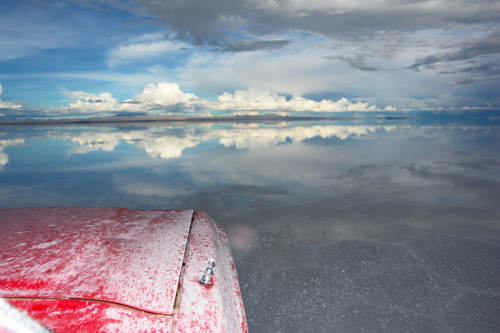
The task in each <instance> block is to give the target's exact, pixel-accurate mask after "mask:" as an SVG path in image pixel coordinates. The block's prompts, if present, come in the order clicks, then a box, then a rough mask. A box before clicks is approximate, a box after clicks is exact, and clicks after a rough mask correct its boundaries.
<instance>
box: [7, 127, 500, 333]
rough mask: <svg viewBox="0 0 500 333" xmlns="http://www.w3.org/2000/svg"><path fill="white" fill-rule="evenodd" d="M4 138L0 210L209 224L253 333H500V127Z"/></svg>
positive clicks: (20, 133)
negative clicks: (155, 211)
mask: <svg viewBox="0 0 500 333" xmlns="http://www.w3.org/2000/svg"><path fill="white" fill-rule="evenodd" d="M2 132H3V135H2V136H1V138H2V140H3V141H2V140H0V147H1V151H0V152H1V154H3V155H0V156H5V157H3V159H2V161H4V163H3V170H1V171H0V183H1V184H2V186H1V188H0V206H1V207H5V208H6V207H22V206H45V205H85V206H122V207H129V208H137V209H139V208H142V209H151V208H160V209H190V208H194V209H198V210H204V211H206V212H207V213H209V214H210V215H211V216H212V217H213V218H214V219H215V220H216V221H217V222H218V223H220V224H221V225H223V226H224V227H225V229H226V231H227V233H228V236H229V238H230V242H231V245H232V247H233V251H234V255H235V259H236V263H237V268H238V273H239V275H240V283H241V286H242V290H243V296H244V301H245V306H246V309H247V315H248V320H249V325H250V330H251V332H290V331H298V332H310V331H314V332H331V331H336V332H395V331H403V332H406V331H410V332H495V331H498V329H499V328H500V316H498V309H499V306H500V280H499V279H498V276H500V225H499V221H498V219H499V217H500V207H499V206H498V202H499V200H500V181H499V180H500V177H499V176H500V155H499V154H498V151H500V150H499V149H498V148H499V147H498V146H499V143H498V142H499V140H498V139H499V133H500V132H499V129H498V127H493V126H474V127H471V126H463V125H461V124H453V125H450V126H418V124H417V125H415V124H414V123H412V124H410V123H398V125H392V123H391V125H386V124H377V123H375V124H369V123H368V124H360V125H356V124H354V123H349V124H343V125H335V124H334V125H332V124H330V123H318V124H313V125H310V126H306V125H294V124H288V125H286V124H281V125H279V126H276V125H269V124H258V125H257V126H256V125H255V124H253V125H244V126H231V125H213V126H206V125H204V126H194V125H182V126H171V127H162V126H151V127H131V128H119V127H95V128H91V127H85V128H83V127H65V128H30V129H28V128H11V129H3V130H2ZM7 155H8V156H7Z"/></svg>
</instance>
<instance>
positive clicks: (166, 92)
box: [135, 82, 199, 106]
mask: <svg viewBox="0 0 500 333" xmlns="http://www.w3.org/2000/svg"><path fill="white" fill-rule="evenodd" d="M135 98H136V100H137V101H139V102H141V103H145V104H150V105H162V106H174V105H183V106H189V105H190V104H193V103H194V102H197V101H198V100H199V98H198V96H196V95H195V94H191V93H185V92H183V91H181V89H180V87H179V85H178V84H176V83H169V82H161V83H158V85H154V84H152V83H150V84H148V85H147V86H146V87H145V88H144V90H143V92H142V94H137V95H135Z"/></svg>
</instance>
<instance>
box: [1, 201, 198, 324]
mask: <svg viewBox="0 0 500 333" xmlns="http://www.w3.org/2000/svg"><path fill="white" fill-rule="evenodd" d="M192 218H193V211H137V210H128V209H124V208H84V207H47V208H30V209H26V208H24V209H6V210H3V211H2V215H1V220H0V234H1V235H3V237H2V247H4V250H3V251H2V252H1V253H0V296H3V297H11V298H23V299H24V298H27V299H29V298H35V299H77V300H92V301H100V302H110V303H115V304H119V305H123V306H127V307H131V308H135V309H138V310H141V311H146V312H150V313H158V314H165V315H171V314H172V313H173V308H174V303H175V298H176V293H177V290H178V287H179V279H180V272H181V268H182V265H183V260H184V255H185V251H186V243H187V240H188V236H189V230H190V226H191V221H192Z"/></svg>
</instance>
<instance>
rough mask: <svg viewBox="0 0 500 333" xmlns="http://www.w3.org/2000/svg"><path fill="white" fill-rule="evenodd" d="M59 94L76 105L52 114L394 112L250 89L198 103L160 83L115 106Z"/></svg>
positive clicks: (107, 96) (106, 96) (108, 100)
mask: <svg viewBox="0 0 500 333" xmlns="http://www.w3.org/2000/svg"><path fill="white" fill-rule="evenodd" d="M62 89H63V93H64V94H65V95H66V96H67V97H69V98H71V99H76V101H74V102H71V103H69V106H68V107H60V108H52V109H51V111H52V112H60V113H69V112H70V111H73V112H81V113H99V112H101V113H102V112H127V111H133V112H137V111H141V112H148V111H151V110H152V109H155V108H158V107H162V108H163V109H164V110H165V111H168V108H169V107H176V108H185V110H186V112H188V110H198V111H200V112H202V111H212V112H213V111H218V110H224V111H236V112H237V113H238V114H242V113H241V111H250V112H251V111H274V112H275V113H278V114H286V113H284V112H286V111H305V112H344V111H396V108H393V107H391V106H388V107H386V108H385V109H381V108H379V107H377V106H376V105H373V104H370V103H369V102H362V101H356V102H351V101H349V100H347V99H346V98H341V99H339V100H338V101H332V100H326V99H324V100H322V101H319V102H317V101H314V100H311V99H306V98H303V97H301V96H293V97H292V98H291V99H287V97H286V96H284V95H279V94H277V93H276V92H273V91H271V90H268V89H257V88H250V89H248V90H237V91H235V92H234V93H228V92H225V93H223V94H222V95H220V96H219V98H218V101H209V100H202V99H200V98H199V97H198V96H196V95H195V94H192V93H185V92H183V91H182V90H181V89H180V87H179V85H178V84H176V83H169V82H160V83H158V84H157V85H155V84H152V83H150V84H148V85H147V86H146V87H145V88H144V90H143V92H142V94H136V95H135V100H131V99H127V100H126V101H125V102H123V103H119V102H118V100H117V99H116V98H114V97H113V96H112V95H111V93H109V92H104V93H100V94H98V95H96V94H91V93H86V92H83V91H67V90H65V89H64V88H62Z"/></svg>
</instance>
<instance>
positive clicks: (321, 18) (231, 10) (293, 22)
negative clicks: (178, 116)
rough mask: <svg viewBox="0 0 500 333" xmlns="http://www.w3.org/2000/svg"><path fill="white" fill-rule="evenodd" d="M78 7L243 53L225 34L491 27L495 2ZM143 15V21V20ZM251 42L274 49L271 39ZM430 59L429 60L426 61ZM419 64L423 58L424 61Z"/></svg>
mask: <svg viewBox="0 0 500 333" xmlns="http://www.w3.org/2000/svg"><path fill="white" fill-rule="evenodd" d="M72 2H77V3H80V4H82V5H86V6H92V7H101V8H105V7H106V6H113V7H117V8H120V9H123V10H128V11H130V12H133V13H137V14H140V15H138V16H139V17H141V19H144V21H146V22H150V21H151V19H153V20H156V21H155V22H158V21H160V22H162V23H163V24H165V25H166V26H168V28H169V29H171V30H172V31H173V32H174V33H175V37H174V38H176V39H179V40H183V41H187V42H189V43H191V44H193V45H198V46H202V45H208V46H213V47H216V48H219V49H227V50H230V49H231V48H234V49H235V50H236V51H239V50H245V48H244V47H243V46H241V45H240V47H238V44H237V45H233V46H231V43H230V41H229V40H228V39H229V38H231V37H230V36H233V37H234V36H242V35H246V36H248V33H250V34H253V37H254V38H255V41H261V37H260V36H265V35H268V34H270V33H279V32H289V31H301V32H305V33H311V34H314V35H317V34H320V35H323V36H326V37H330V38H335V39H339V38H340V39H344V40H345V39H349V40H367V38H368V39H369V38H370V36H372V35H374V34H378V33H380V32H389V31H396V32H403V31H405V30H406V31H407V30H408V29H412V30H415V29H431V28H442V27H446V26H450V25H452V24H473V23H493V24H495V22H498V21H499V20H500V13H499V12H498V10H497V8H496V2H495V1H490V0H476V1H474V2H473V3H471V2H470V1H469V0H454V1H452V0H436V1H432V2H431V5H430V2H429V1H408V0H387V1H380V2H376V3H366V1H361V0H352V1H349V2H348V3H345V2H338V3H337V2H334V1H331V2H324V1H314V0H311V1H298V2H297V1H293V0H277V1H272V2H270V1H263V0H262V1H259V0H211V1H206V0H183V1H178V0H124V1H118V0H72ZM143 14H148V15H149V17H146V18H145V17H144V15H143ZM265 42H268V43H263V44H259V43H256V44H254V45H253V46H252V47H249V46H248V45H247V47H249V50H250V51H253V50H255V49H257V47H258V46H261V47H262V48H263V49H268V48H269V46H270V45H273V46H277V45H279V44H276V43H275V41H265ZM429 60H431V61H432V59H429ZM424 62H425V59H424Z"/></svg>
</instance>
